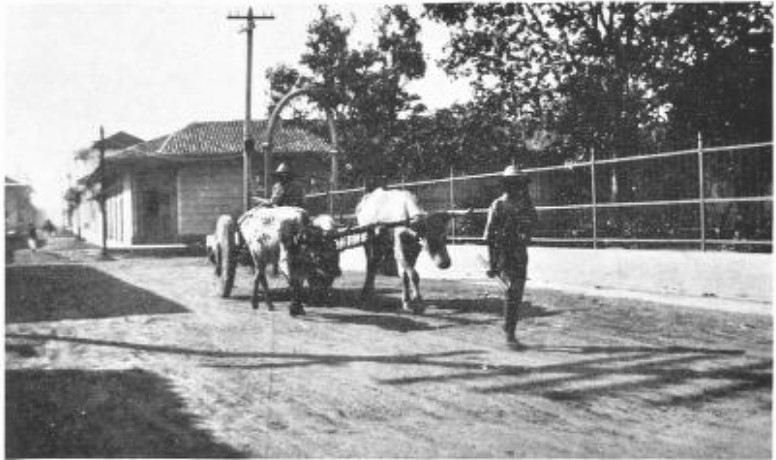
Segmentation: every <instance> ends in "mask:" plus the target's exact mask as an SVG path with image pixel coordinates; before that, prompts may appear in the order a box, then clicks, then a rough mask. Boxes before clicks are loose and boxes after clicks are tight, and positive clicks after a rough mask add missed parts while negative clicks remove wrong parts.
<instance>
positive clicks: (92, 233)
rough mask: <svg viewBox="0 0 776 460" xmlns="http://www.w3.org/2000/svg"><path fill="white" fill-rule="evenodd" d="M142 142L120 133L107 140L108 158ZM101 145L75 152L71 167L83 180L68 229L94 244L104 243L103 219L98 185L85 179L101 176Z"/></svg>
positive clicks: (106, 153)
mask: <svg viewBox="0 0 776 460" xmlns="http://www.w3.org/2000/svg"><path fill="white" fill-rule="evenodd" d="M142 142H143V139H140V138H139V137H136V136H133V135H131V134H128V133H125V132H124V131H119V132H118V133H116V134H113V135H111V136H109V137H106V138H105V140H104V147H105V156H106V158H109V157H110V156H112V155H115V154H116V153H117V152H120V151H122V150H124V149H126V148H127V147H131V146H133V145H137V144H140V143H142ZM99 147H100V144H99V143H95V144H94V145H92V146H90V147H86V148H83V149H81V150H79V151H78V152H76V153H75V156H74V162H73V164H72V170H71V173H70V176H71V177H74V178H81V180H79V182H78V184H76V185H75V186H74V188H75V189H77V190H78V192H79V194H80V197H81V200H80V204H79V205H78V206H77V207H76V208H75V209H74V210H73V211H72V213H71V214H70V216H69V219H67V226H68V227H70V230H71V231H72V232H73V233H74V234H76V235H78V236H81V237H83V238H86V239H88V240H90V241H92V242H95V243H101V242H102V239H101V231H102V221H101V220H100V219H101V217H100V206H99V202H98V201H97V200H95V199H94V198H95V197H96V192H97V191H98V190H97V188H96V187H95V186H96V183H94V182H88V183H87V181H86V180H84V179H85V178H87V177H90V176H94V177H99V175H98V174H96V172H97V166H98V165H99V162H100V152H99Z"/></svg>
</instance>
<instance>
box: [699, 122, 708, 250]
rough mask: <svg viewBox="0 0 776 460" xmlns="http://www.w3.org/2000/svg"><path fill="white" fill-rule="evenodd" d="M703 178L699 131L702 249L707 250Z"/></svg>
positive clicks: (701, 147) (701, 138)
mask: <svg viewBox="0 0 776 460" xmlns="http://www.w3.org/2000/svg"><path fill="white" fill-rule="evenodd" d="M703 190H704V180H703V137H702V136H701V132H700V131H698V198H699V202H700V220H701V251H705V250H706V197H705V193H704V191H703Z"/></svg>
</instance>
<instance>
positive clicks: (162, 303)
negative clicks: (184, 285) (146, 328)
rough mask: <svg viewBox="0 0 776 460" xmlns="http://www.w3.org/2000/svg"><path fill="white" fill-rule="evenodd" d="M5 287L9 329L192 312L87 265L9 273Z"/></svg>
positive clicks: (12, 269)
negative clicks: (40, 323) (14, 325)
mask: <svg viewBox="0 0 776 460" xmlns="http://www.w3.org/2000/svg"><path fill="white" fill-rule="evenodd" d="M5 281H6V294H5V300H6V312H5V321H6V323H7V324H9V323H25V322H37V321H59V320H64V319H87V318H92V319H96V318H108V317H115V316H127V315H149V314H170V313H186V312H188V311H189V310H188V309H186V308H185V307H183V306H182V305H180V304H178V303H175V302H173V301H171V300H168V299H165V298H163V297H160V296H158V295H156V294H154V293H153V292H151V291H148V290H145V289H142V288H139V287H137V286H134V285H132V284H129V283H127V282H125V281H122V280H120V279H117V278H114V277H113V276H111V275H108V274H107V273H104V272H101V271H99V270H97V269H95V268H92V267H89V266H86V265H77V264H63V265H29V266H13V267H6V275H5Z"/></svg>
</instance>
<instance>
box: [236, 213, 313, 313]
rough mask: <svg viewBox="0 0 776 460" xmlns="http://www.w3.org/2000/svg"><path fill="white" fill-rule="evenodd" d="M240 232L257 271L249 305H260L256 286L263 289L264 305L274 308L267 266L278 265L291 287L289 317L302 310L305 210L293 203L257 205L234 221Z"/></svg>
mask: <svg viewBox="0 0 776 460" xmlns="http://www.w3.org/2000/svg"><path fill="white" fill-rule="evenodd" d="M237 224H238V227H239V232H240V235H241V237H242V238H243V240H244V243H245V246H246V247H247V248H248V251H249V252H250V256H251V259H252V262H253V265H254V267H255V270H256V274H255V277H254V280H253V295H252V296H251V305H252V306H253V308H254V309H256V308H259V285H261V287H262V288H263V290H264V301H265V302H266V303H267V308H269V309H270V310H274V309H275V307H274V305H273V304H272V300H271V299H270V295H269V286H268V284H267V275H266V270H267V265H274V266H277V267H278V268H279V271H280V273H282V274H283V275H284V276H285V278H286V279H287V280H288V284H289V286H290V287H291V307H290V310H289V312H290V313H291V315H292V316H297V315H303V314H304V313H305V311H304V307H303V306H302V301H301V295H302V292H301V291H302V283H303V282H304V260H303V255H302V245H301V239H302V234H303V231H304V229H305V227H306V226H307V225H308V217H307V213H306V212H305V210H304V209H302V208H297V207H293V206H280V207H258V208H253V209H251V210H249V211H248V212H246V213H245V214H243V215H242V216H241V217H240V219H239V220H238V221H237Z"/></svg>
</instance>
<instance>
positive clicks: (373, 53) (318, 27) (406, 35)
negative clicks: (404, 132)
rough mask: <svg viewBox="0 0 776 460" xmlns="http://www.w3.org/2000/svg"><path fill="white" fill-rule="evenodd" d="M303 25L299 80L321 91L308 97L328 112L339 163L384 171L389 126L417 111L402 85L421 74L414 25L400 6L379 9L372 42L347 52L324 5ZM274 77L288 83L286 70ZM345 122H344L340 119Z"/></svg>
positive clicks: (339, 27) (359, 171) (341, 29)
mask: <svg viewBox="0 0 776 460" xmlns="http://www.w3.org/2000/svg"><path fill="white" fill-rule="evenodd" d="M319 13H320V16H319V17H318V18H317V19H316V20H315V21H314V22H313V23H311V24H310V26H309V27H308V34H309V38H308V41H307V52H305V53H304V54H303V55H302V57H301V59H300V64H301V65H302V66H303V67H305V68H306V69H305V70H307V72H304V73H302V72H300V73H302V75H303V76H302V77H300V79H302V80H304V81H306V82H309V84H311V85H313V86H315V87H318V88H320V89H322V91H320V92H318V93H315V94H313V95H311V97H310V98H311V99H312V100H314V101H315V102H316V103H317V104H318V105H319V106H320V107H321V108H322V109H323V110H325V111H328V110H332V111H333V113H334V114H335V117H336V121H337V124H338V125H343V124H344V125H346V128H347V129H343V130H340V131H341V132H342V134H343V135H342V136H341V139H340V146H341V148H342V150H343V160H344V161H346V162H347V163H349V164H350V165H351V166H352V168H351V174H352V175H354V176H363V175H369V174H377V173H378V172H380V173H384V172H386V168H389V169H390V167H391V165H392V163H393V162H391V161H388V160H387V158H386V155H387V154H388V153H387V152H388V150H387V145H389V144H390V142H391V139H392V138H393V137H394V136H395V135H396V132H395V122H396V120H397V119H398V118H399V117H400V116H403V115H404V114H407V113H411V112H412V111H413V110H421V109H422V107H418V106H417V105H416V102H417V101H418V98H417V96H415V95H412V94H409V93H408V92H407V91H406V89H405V86H406V83H407V82H408V81H410V80H413V79H417V78H421V77H422V76H423V75H424V73H425V69H426V67H425V61H424V58H423V47H422V44H421V43H420V41H419V40H418V33H419V31H420V26H419V24H418V22H417V20H416V19H415V18H413V17H412V16H411V15H410V14H409V13H408V11H407V9H406V7H404V6H400V5H392V6H389V7H385V8H383V9H381V10H380V11H379V18H378V21H377V27H376V35H377V41H376V44H369V45H366V46H364V47H363V48H362V49H352V48H351V47H350V46H349V43H348V39H349V36H350V30H351V29H350V28H349V27H347V26H344V25H343V19H342V17H341V16H340V15H338V14H333V13H332V12H331V11H330V10H329V9H328V8H327V7H326V6H320V7H319ZM285 73H286V75H285V76H282V75H280V74H279V73H278V74H276V75H277V80H278V84H277V87H279V88H281V87H282V84H281V83H282V82H284V81H288V80H290V78H289V77H288V76H289V75H290V74H291V72H288V71H286V72H285ZM340 120H346V121H340Z"/></svg>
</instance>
